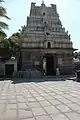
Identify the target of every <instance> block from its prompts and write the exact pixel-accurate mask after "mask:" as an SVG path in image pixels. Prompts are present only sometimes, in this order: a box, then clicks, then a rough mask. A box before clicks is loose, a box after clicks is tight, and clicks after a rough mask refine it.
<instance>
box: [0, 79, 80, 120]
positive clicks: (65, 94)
mask: <svg viewBox="0 0 80 120" xmlns="http://www.w3.org/2000/svg"><path fill="white" fill-rule="evenodd" d="M20 81H21V82H20ZM20 81H18V82H16V80H15V82H14V83H13V81H12V80H6V79H5V80H4V81H0V120H80V83H78V82H75V81H72V80H66V81H43V82H42V81H41V82H27V81H26V80H25V82H24V80H23V79H22V80H20ZM22 81H23V82H22Z"/></svg>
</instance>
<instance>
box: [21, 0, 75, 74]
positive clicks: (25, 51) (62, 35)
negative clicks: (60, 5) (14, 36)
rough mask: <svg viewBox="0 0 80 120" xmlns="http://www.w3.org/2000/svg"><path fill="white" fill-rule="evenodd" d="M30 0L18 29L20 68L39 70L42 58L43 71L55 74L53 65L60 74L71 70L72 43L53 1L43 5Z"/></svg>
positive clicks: (40, 69)
mask: <svg viewBox="0 0 80 120" xmlns="http://www.w3.org/2000/svg"><path fill="white" fill-rule="evenodd" d="M35 4H36V3H31V9H30V15H29V17H27V25H26V26H25V28H24V30H23V33H22V38H23V41H22V68H23V69H31V70H33V69H34V70H39V71H41V72H42V70H43V60H44V58H45V59H46V70H47V75H51V74H55V71H56V68H59V69H60V73H61V74H68V73H71V72H72V69H73V64H72V59H73V44H72V42H71V39H70V35H68V32H65V28H63V27H62V23H61V21H60V19H59V15H58V13H57V9H56V5H54V4H51V7H47V6H46V5H45V4H44V1H43V2H42V4H41V6H36V5H35Z"/></svg>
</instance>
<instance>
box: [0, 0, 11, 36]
mask: <svg viewBox="0 0 80 120" xmlns="http://www.w3.org/2000/svg"><path fill="white" fill-rule="evenodd" d="M2 2H4V1H3V0H0V18H6V19H10V18H9V17H8V16H7V15H6V14H7V12H6V9H5V8H4V7H2ZM3 29H8V25H7V24H6V23H5V22H2V21H1V20H0V35H1V33H3V34H4V32H3Z"/></svg>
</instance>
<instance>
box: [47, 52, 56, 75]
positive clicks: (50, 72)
mask: <svg viewBox="0 0 80 120" xmlns="http://www.w3.org/2000/svg"><path fill="white" fill-rule="evenodd" d="M46 70H47V71H46V72H47V75H56V72H55V69H54V56H53V55H52V54H47V55H46Z"/></svg>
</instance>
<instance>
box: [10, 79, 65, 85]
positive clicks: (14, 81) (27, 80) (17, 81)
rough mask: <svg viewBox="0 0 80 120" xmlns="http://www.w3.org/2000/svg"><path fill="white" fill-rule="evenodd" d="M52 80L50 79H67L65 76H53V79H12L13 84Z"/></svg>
mask: <svg viewBox="0 0 80 120" xmlns="http://www.w3.org/2000/svg"><path fill="white" fill-rule="evenodd" d="M48 81H49V82H50V81H55V82H56V81H65V79H63V78H57V79H56V78H52V79H43V78H42V79H40V78H35V79H23V78H22V79H21V78H20V79H12V84H19V83H30V82H35V83H40V82H48Z"/></svg>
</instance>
